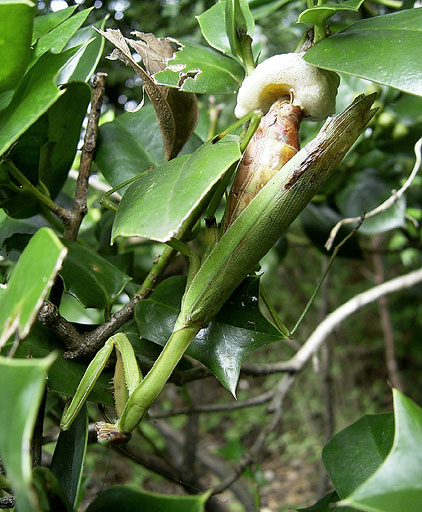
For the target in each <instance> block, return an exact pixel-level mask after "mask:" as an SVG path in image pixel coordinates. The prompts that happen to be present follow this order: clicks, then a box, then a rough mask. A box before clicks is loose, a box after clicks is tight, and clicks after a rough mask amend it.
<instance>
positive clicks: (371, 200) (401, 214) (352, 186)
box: [336, 168, 406, 235]
mask: <svg viewBox="0 0 422 512" xmlns="http://www.w3.org/2000/svg"><path fill="white" fill-rule="evenodd" d="M394 185H395V184H394V183H392V182H391V181H390V182H389V181H387V179H385V177H384V176H383V172H382V171H380V170H378V169H371V168H369V169H363V170H362V171H359V172H356V173H354V174H353V175H352V176H351V177H350V178H349V179H348V181H347V185H346V186H345V187H344V188H343V189H342V190H341V191H340V192H339V193H338V194H337V195H336V203H337V206H338V208H339V210H340V212H341V213H342V215H343V216H344V217H359V216H360V215H362V214H363V213H365V212H368V211H370V210H372V209H373V208H375V207H376V206H378V205H380V204H381V203H382V202H383V201H385V200H386V199H387V198H388V197H390V196H391V191H392V189H393V188H396V187H397V186H394ZM405 210H406V200H405V198H404V197H402V198H400V199H399V200H398V201H396V202H395V203H394V204H393V205H392V206H390V208H388V210H385V211H383V212H381V213H380V214H378V215H375V216H374V217H369V218H368V219H365V221H364V222H363V223H362V225H361V227H360V228H359V231H360V233H364V234H367V235H372V234H376V233H384V232H386V231H389V230H391V229H395V228H399V227H402V226H404V225H405Z"/></svg>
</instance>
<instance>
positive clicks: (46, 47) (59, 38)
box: [29, 8, 92, 66]
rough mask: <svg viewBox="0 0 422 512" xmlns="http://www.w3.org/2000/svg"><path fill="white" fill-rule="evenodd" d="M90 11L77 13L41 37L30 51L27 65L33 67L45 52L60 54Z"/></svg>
mask: <svg viewBox="0 0 422 512" xmlns="http://www.w3.org/2000/svg"><path fill="white" fill-rule="evenodd" d="M91 10H92V8H91V9H84V10H83V11H81V12H78V13H77V14H75V15H74V16H71V17H70V18H67V19H66V20H65V21H63V23H60V25H58V26H57V27H55V28H53V29H52V30H50V32H48V33H47V34H45V35H44V36H41V37H40V38H39V39H38V41H37V43H36V45H35V47H34V49H33V50H32V54H31V61H30V64H29V65H30V66H33V65H34V64H35V62H37V60H38V59H39V58H40V57H41V56H42V55H44V54H45V53H47V52H51V53H60V52H61V51H62V50H63V49H64V48H65V46H66V45H67V43H68V42H69V41H70V39H71V38H72V37H73V35H74V34H75V33H76V31H77V30H78V28H80V27H81V26H82V25H83V24H84V23H85V20H86V19H87V17H88V14H89V13H90V12H91Z"/></svg>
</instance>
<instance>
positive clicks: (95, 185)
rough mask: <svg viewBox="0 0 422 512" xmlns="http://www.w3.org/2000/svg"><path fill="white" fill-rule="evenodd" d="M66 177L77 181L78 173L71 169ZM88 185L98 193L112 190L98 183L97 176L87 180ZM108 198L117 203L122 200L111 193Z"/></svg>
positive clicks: (117, 194)
mask: <svg viewBox="0 0 422 512" xmlns="http://www.w3.org/2000/svg"><path fill="white" fill-rule="evenodd" d="M67 176H68V178H70V179H71V180H75V181H77V179H78V176H79V172H78V171H75V170H74V169H71V170H70V171H69V173H68V175H67ZM88 184H89V186H90V187H92V188H93V189H94V190H98V191H99V192H103V193H104V192H110V191H111V190H113V188H112V187H110V185H107V184H106V183H102V182H101V181H99V180H98V177H97V176H90V177H89V179H88ZM110 197H112V198H113V199H116V200H117V201H120V200H121V198H122V196H121V195H120V194H119V193H118V192H113V193H112V194H111V195H110Z"/></svg>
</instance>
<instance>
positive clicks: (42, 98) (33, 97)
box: [0, 47, 83, 155]
mask: <svg viewBox="0 0 422 512" xmlns="http://www.w3.org/2000/svg"><path fill="white" fill-rule="evenodd" d="M82 50H83V47H82V48H79V49H77V48H71V49H70V50H67V51H65V52H63V53H60V54H58V55H56V54H50V53H47V54H46V55H44V56H43V57H41V59H40V60H39V61H38V62H37V63H36V64H35V66H33V67H32V68H31V69H30V70H29V71H28V73H26V75H25V77H24V78H23V80H22V82H21V83H20V85H19V87H18V89H17V90H16V92H15V94H14V96H13V99H12V101H11V102H10V104H9V105H8V107H7V108H6V110H4V111H3V112H2V113H1V118H0V123H1V125H2V130H1V133H0V155H2V154H3V153H5V151H7V150H8V149H9V148H10V146H12V144H13V143H14V142H16V141H17V140H18V138H19V137H20V136H21V135H22V134H23V133H24V132H25V131H26V130H27V129H28V128H29V127H30V126H31V125H32V124H33V123H35V121H36V120H37V119H39V118H40V117H41V116H42V115H43V114H44V113H45V112H46V111H47V110H48V109H49V107H50V106H51V105H53V103H55V102H56V101H57V100H58V99H59V98H60V96H61V95H62V94H64V93H65V89H59V88H58V87H57V85H56V80H59V79H60V80H63V82H61V83H65V82H66V76H62V75H60V71H61V70H62V69H63V68H66V64H67V63H68V61H72V62H73V63H74V64H76V62H77V59H78V57H79V56H80V54H81V52H82Z"/></svg>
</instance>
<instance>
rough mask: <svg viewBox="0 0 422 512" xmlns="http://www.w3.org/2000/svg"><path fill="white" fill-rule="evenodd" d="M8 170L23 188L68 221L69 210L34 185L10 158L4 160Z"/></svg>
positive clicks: (64, 220)
mask: <svg viewBox="0 0 422 512" xmlns="http://www.w3.org/2000/svg"><path fill="white" fill-rule="evenodd" d="M4 164H5V166H6V169H7V171H8V172H9V173H10V174H11V175H12V176H13V177H14V178H15V179H16V180H17V181H18V182H19V183H20V184H21V185H22V189H23V190H25V191H26V192H29V193H30V194H32V195H33V196H34V197H35V198H36V199H38V201H39V202H40V203H41V204H44V205H45V206H47V208H48V209H49V210H51V211H52V212H53V213H55V214H56V215H57V217H59V218H60V219H62V220H63V222H67V221H68V220H69V218H70V212H69V210H66V208H62V207H61V206H59V205H58V204H56V203H55V202H54V201H53V200H52V199H51V198H50V197H48V196H46V195H45V194H43V193H42V192H41V190H39V189H38V188H37V187H36V186H35V185H33V184H32V183H31V182H30V181H29V180H28V178H27V177H26V176H25V175H24V174H23V173H22V172H21V171H20V170H19V169H18V168H17V167H16V165H15V164H14V163H13V162H12V161H11V160H9V159H5V160H4Z"/></svg>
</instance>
